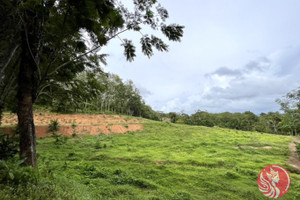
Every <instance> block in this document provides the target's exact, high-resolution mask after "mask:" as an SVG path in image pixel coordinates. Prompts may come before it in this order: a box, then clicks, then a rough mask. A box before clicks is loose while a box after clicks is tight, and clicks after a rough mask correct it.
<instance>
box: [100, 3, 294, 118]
mask: <svg viewBox="0 0 300 200" xmlns="http://www.w3.org/2000/svg"><path fill="white" fill-rule="evenodd" d="M161 3H162V5H163V6H165V7H166V8H167V9H168V11H169V13H170V16H171V18H170V20H169V21H170V22H176V23H179V24H183V25H185V27H186V28H185V33H184V37H183V39H182V42H181V43H170V51H169V52H167V53H160V52H155V54H154V56H153V57H152V58H151V59H148V58H147V57H144V56H143V55H142V54H141V53H140V52H138V53H137V55H138V57H137V58H136V60H135V61H134V62H133V63H128V62H126V60H125V58H124V57H123V49H122V48H120V47H119V43H120V42H119V41H118V40H115V41H111V42H110V44H109V46H108V47H107V48H105V49H104V52H103V53H109V54H110V55H111V57H109V58H108V63H109V65H108V67H107V68H106V69H105V70H106V71H111V72H113V73H116V74H118V75H120V76H121V77H122V78H123V79H124V80H126V79H131V80H133V82H134V83H135V84H136V85H137V87H138V88H139V89H140V91H141V93H142V95H143V97H144V98H145V100H146V103H148V104H149V105H150V106H152V107H153V108H154V109H156V110H163V111H165V112H170V111H176V112H180V111H181V110H184V111H185V112H187V113H192V112H195V111H196V110H197V109H201V110H207V111H210V112H223V111H231V112H236V111H241V112H243V111H246V110H251V111H253V112H256V113H260V112H268V111H275V110H278V108H279V106H278V105H277V104H276V103H275V99H276V98H280V97H281V96H283V95H285V94H286V93H287V92H289V91H290V90H292V89H294V88H297V87H298V86H299V85H300V79H299V78H298V75H299V74H300V39H299V38H300V37H299V36H300V26H299V22H298V21H299V20H298V19H299V18H300V12H299V10H300V1H297V0H286V1H281V0H265V1H258V0H257V1H253V0H244V1H235V0H228V1H219V0H203V1H196V0H190V1H188V3H185V4H182V1H179V0H164V1H161ZM125 36H128V37H131V38H133V39H136V38H138V37H139V36H138V35H135V34H127V35H124V36H123V35H122V36H121V37H125ZM135 43H136V44H137V45H138V44H139V41H138V40H136V41H135ZM147 91H148V92H147ZM149 91H151V92H149Z"/></svg>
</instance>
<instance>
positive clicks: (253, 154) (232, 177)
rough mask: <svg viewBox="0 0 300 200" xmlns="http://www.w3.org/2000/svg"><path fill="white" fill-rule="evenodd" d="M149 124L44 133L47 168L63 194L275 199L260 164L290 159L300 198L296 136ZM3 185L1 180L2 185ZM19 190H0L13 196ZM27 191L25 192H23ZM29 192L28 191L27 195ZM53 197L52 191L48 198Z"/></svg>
mask: <svg viewBox="0 0 300 200" xmlns="http://www.w3.org/2000/svg"><path fill="white" fill-rule="evenodd" d="M142 125H143V127H144V128H143V130H140V131H137V132H127V133H125V134H108V135H105V134H99V135H94V136H85V137H80V138H70V139H69V140H68V141H67V143H65V144H62V145H56V144H55V139H54V138H51V137H47V138H43V139H39V140H38V141H37V143H38V145H37V149H38V162H39V163H38V165H39V170H40V171H50V172H51V174H52V176H53V178H54V179H55V183H56V188H55V191H56V192H55V193H51V194H53V195H54V194H55V195H57V196H55V198H58V197H60V198H63V199H101V200H102V199H130V200H131V199H133V200H134V199H136V200H141V199H161V200H163V199H172V200H188V199H195V200H199V199H205V200H207V199H214V200H215V199H220V200H222V199H224V200H225V199H226V200H227V199H232V200H234V199H268V198H266V197H264V196H263V195H262V194H261V193H260V191H259V190H258V187H257V176H258V174H259V172H260V170H261V169H263V168H264V167H266V166H267V165H271V164H278V165H281V166H283V167H285V168H286V169H287V170H288V171H289V172H290V175H291V180H292V184H291V188H290V190H289V191H288V193H287V194H286V195H285V196H284V197H283V198H281V199H300V175H299V174H297V171H296V170H295V169H294V168H293V167H291V166H289V165H288V164H287V161H288V159H289V155H290V150H289V148H288V146H289V143H290V142H291V140H292V138H291V137H289V136H281V135H271V134H261V133H257V132H243V131H236V130H230V129H222V128H217V127H215V128H207V127H198V126H187V125H176V124H171V123H167V122H153V121H149V120H144V121H143V122H142ZM0 188H1V187H0ZM14 195H19V196H20V195H22V194H18V193H17V191H13V192H11V191H10V190H9V189H3V190H0V196H3V197H5V199H13V196H14ZM23 195H24V194H23ZM24 199H25V198H24ZM43 199H47V198H43Z"/></svg>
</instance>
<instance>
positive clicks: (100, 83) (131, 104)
mask: <svg viewBox="0 0 300 200" xmlns="http://www.w3.org/2000/svg"><path fill="white" fill-rule="evenodd" d="M66 91H67V92H66ZM49 96H51V98H49ZM37 105H39V106H44V107H49V108H51V110H53V111H55V112H64V113H65V112H67V113H68V112H76V113H78V112H84V113H89V112H94V113H95V112H96V113H97V112H98V113H101V112H102V113H103V112H104V113H105V112H113V113H118V114H127V115H133V116H141V117H144V118H148V119H154V120H159V118H158V116H157V114H156V112H155V111H153V110H152V108H151V107H150V106H148V105H146V104H145V102H144V100H143V99H142V97H141V95H140V93H139V90H138V89H137V88H136V87H135V85H134V84H133V82H132V81H123V80H122V79H121V78H120V77H119V76H117V75H114V74H103V73H102V72H100V71H99V72H88V71H84V72H82V73H80V74H78V75H77V76H76V77H75V78H74V80H73V81H72V82H68V83H62V84H60V85H57V86H51V87H49V88H48V89H46V90H44V92H43V94H42V95H41V96H40V98H39V100H38V101H37Z"/></svg>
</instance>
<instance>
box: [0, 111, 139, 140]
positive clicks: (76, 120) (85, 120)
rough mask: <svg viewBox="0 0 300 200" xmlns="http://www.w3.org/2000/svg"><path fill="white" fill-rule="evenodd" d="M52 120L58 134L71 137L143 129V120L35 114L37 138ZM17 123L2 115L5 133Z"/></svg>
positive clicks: (9, 116) (114, 116)
mask: <svg viewBox="0 0 300 200" xmlns="http://www.w3.org/2000/svg"><path fill="white" fill-rule="evenodd" d="M52 120H57V121H58V123H59V126H60V129H59V133H60V134H63V135H67V136H71V135H72V134H73V133H76V134H78V135H98V134H100V133H103V134H111V133H119V134H122V133H126V132H128V131H138V130H141V129H143V125H141V122H142V121H143V120H141V119H137V118H132V117H128V116H120V115H87V114H73V115H70V114H68V115H67V114H65V115H63V114H53V113H35V114H34V122H35V125H36V135H37V137H46V136H47V135H48V134H47V133H48V125H49V124H50V122H51V121H52ZM17 123H18V121H17V116H16V115H14V114H4V115H3V119H2V125H3V126H4V131H5V132H6V133H9V134H12V133H13V131H14V127H15V126H16V125H17Z"/></svg>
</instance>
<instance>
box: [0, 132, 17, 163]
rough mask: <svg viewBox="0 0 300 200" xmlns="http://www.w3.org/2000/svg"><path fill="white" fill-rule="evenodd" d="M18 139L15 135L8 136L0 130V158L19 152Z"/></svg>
mask: <svg viewBox="0 0 300 200" xmlns="http://www.w3.org/2000/svg"><path fill="white" fill-rule="evenodd" d="M18 148H19V139H18V136H17V135H15V134H14V135H13V136H11V137H10V136H9V135H8V134H5V133H3V132H2V131H0V159H1V160H7V159H9V158H12V157H14V155H15V154H17V153H18V152H19V150H18Z"/></svg>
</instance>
